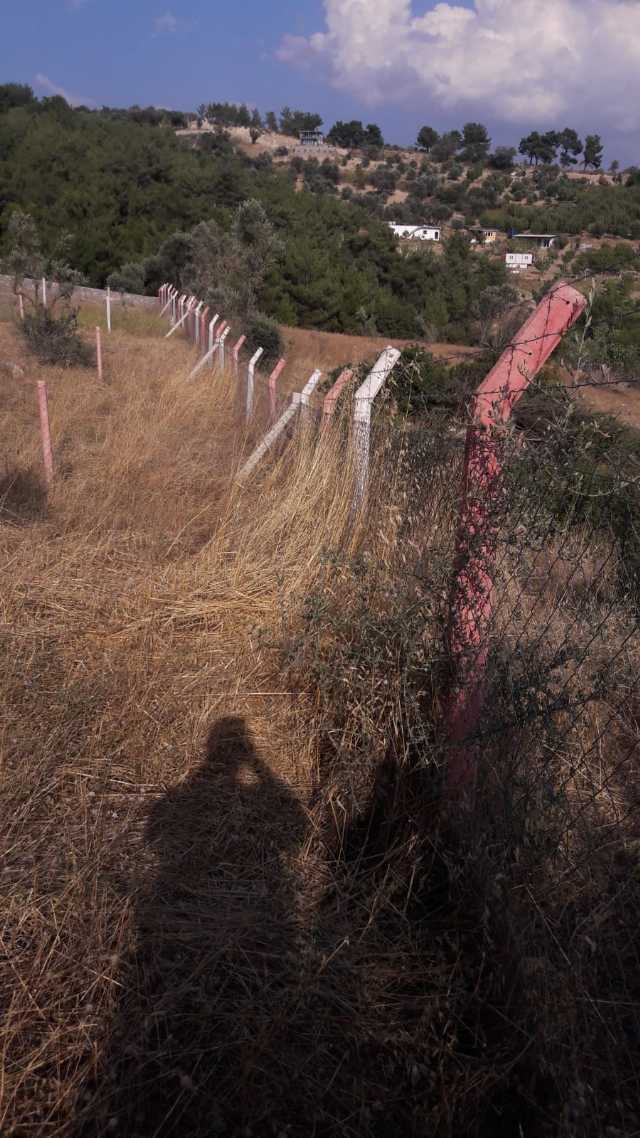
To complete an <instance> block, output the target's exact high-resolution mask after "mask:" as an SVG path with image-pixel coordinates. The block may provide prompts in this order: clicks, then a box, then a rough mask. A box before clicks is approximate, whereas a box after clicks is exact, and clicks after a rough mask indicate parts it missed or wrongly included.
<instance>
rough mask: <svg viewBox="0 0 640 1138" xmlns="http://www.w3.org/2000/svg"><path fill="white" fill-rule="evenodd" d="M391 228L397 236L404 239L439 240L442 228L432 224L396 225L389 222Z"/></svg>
mask: <svg viewBox="0 0 640 1138" xmlns="http://www.w3.org/2000/svg"><path fill="white" fill-rule="evenodd" d="M389 228H390V229H391V231H392V233H393V234H394V236H395V237H400V238H401V239H402V240H403V241H439V240H440V230H439V229H436V228H434V226H432V225H396V224H395V222H394V221H390V222H389Z"/></svg>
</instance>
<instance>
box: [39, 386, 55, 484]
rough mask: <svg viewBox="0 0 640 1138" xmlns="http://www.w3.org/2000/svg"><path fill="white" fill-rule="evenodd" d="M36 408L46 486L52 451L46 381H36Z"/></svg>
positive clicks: (50, 474)
mask: <svg viewBox="0 0 640 1138" xmlns="http://www.w3.org/2000/svg"><path fill="white" fill-rule="evenodd" d="M38 408H39V411H40V438H41V439H42V459H43V462H44V475H45V478H46V480H47V485H48V486H50V485H51V483H52V482H53V449H52V447H51V429H50V426H49V403H48V400H47V384H46V380H44V379H39V380H38Z"/></svg>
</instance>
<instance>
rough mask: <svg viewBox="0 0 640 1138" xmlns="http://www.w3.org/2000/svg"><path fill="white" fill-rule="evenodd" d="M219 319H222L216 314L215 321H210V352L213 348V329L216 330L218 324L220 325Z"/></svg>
mask: <svg viewBox="0 0 640 1138" xmlns="http://www.w3.org/2000/svg"><path fill="white" fill-rule="evenodd" d="M219 318H220V317H219V314H218V313H217V312H216V314H215V316H214V317H213V320H210V321H209V351H211V349H212V348H213V329H214V328H215V326H216V324H217V323H218V320H219Z"/></svg>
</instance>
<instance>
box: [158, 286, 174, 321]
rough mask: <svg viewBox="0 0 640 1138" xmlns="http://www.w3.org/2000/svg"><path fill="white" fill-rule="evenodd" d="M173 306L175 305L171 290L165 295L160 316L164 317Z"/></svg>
mask: <svg viewBox="0 0 640 1138" xmlns="http://www.w3.org/2000/svg"><path fill="white" fill-rule="evenodd" d="M172 304H173V289H169V291H168V292H166V293H165V301H164V307H163V308H162V310H161V312H160V315H161V316H164V314H165V312H166V311H167V309H168V308H169V307H171V305H172ZM171 315H172V314H171V313H170V314H169V319H171Z"/></svg>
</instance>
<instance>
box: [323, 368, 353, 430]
mask: <svg viewBox="0 0 640 1138" xmlns="http://www.w3.org/2000/svg"><path fill="white" fill-rule="evenodd" d="M352 379H353V372H352V371H351V370H350V369H349V368H345V369H344V371H342V372H340V375H339V376H338V378H337V379H336V382H335V383H334V385H333V387H332V388H331V390H330V391H328V392H327V394H326V395H325V397H324V399H323V401H322V426H323V428H325V427H327V426H328V425H329V423H330V422H331V419H332V417H333V414H334V411H335V409H336V404H337V402H338V399H339V398H340V396H341V395H342V392H343V390H344V388H345V387H346V386H347V384H348V383H350V382H351V380H352Z"/></svg>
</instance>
